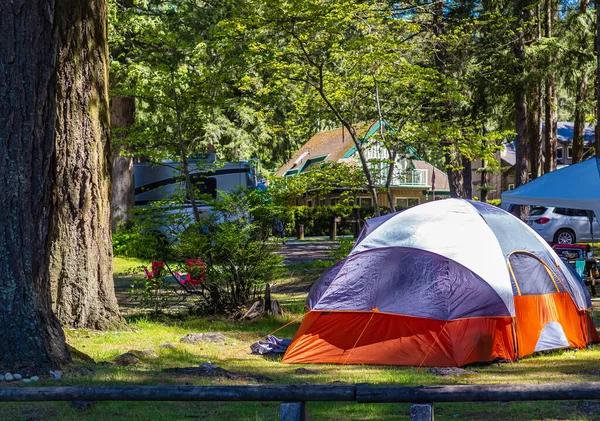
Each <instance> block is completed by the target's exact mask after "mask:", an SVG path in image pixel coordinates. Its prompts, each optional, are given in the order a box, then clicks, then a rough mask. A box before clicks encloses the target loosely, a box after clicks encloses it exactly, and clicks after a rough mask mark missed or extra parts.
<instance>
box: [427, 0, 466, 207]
mask: <svg viewBox="0 0 600 421" xmlns="http://www.w3.org/2000/svg"><path fill="white" fill-rule="evenodd" d="M444 5H445V2H444V0H438V1H437V2H435V4H434V6H433V14H432V19H433V22H432V27H433V34H434V37H435V40H434V49H433V55H434V63H435V67H436V69H437V71H438V72H439V74H440V76H441V77H446V76H447V69H446V60H447V51H446V50H447V45H446V39H445V23H444ZM440 108H441V109H442V111H441V112H440V114H439V116H438V118H439V119H440V120H441V122H442V124H444V122H446V123H447V122H448V121H450V120H451V119H452V108H451V105H450V103H449V102H448V101H444V102H443V103H442V104H441V107H440ZM443 144H444V159H445V163H446V172H447V173H448V181H449V184H450V196H451V197H466V195H467V193H466V191H465V180H464V174H465V172H464V171H463V168H464V166H463V164H464V160H463V157H462V156H461V154H460V149H459V148H458V147H457V144H456V140H455V139H454V136H452V135H451V136H446V138H445V139H444V141H443Z"/></svg>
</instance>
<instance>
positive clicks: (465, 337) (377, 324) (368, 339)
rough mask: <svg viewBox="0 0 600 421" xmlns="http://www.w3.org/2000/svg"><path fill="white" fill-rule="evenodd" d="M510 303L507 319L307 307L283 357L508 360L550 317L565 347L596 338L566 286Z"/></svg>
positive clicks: (452, 362) (526, 347) (530, 348)
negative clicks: (438, 317) (448, 318)
mask: <svg viewBox="0 0 600 421" xmlns="http://www.w3.org/2000/svg"><path fill="white" fill-rule="evenodd" d="M515 310H516V317H515V318H514V319H513V318H511V317H475V318H466V319H459V320H452V321H444V320H435V319H427V318H421V317H411V316H403V315H396V314H389V313H380V312H378V311H377V310H375V311H371V312H368V311H364V312H360V311H329V312H328V311H310V312H309V313H308V314H306V316H305V318H304V321H303V323H302V325H301V326H300V329H299V330H298V332H297V333H296V336H295V337H294V339H293V341H292V344H291V345H290V347H289V348H288V350H287V352H286V354H285V356H284V358H283V360H282V362H284V363H327V364H375V365H405V366H417V367H421V366H459V367H460V366H463V365H466V364H470V363H475V362H489V361H493V360H495V359H504V360H515V359H516V358H522V357H524V356H526V355H530V354H533V353H534V352H535V350H536V346H537V343H538V340H539V338H540V335H541V333H542V330H543V328H544V327H545V326H546V325H547V324H548V323H550V322H558V323H559V324H560V326H561V328H562V329H563V332H564V334H565V337H566V339H567V341H568V347H570V348H583V347H585V346H587V345H588V344H589V343H596V342H600V337H599V336H598V332H597V331H596V328H595V327H594V324H593V322H592V319H591V317H590V315H589V313H588V312H587V311H585V310H581V311H580V310H578V309H577V307H576V306H575V304H574V302H573V300H572V299H571V297H570V295H569V294H568V293H566V292H560V293H552V294H544V295H524V296H518V297H515ZM513 321H514V323H513ZM515 337H516V341H515ZM515 342H516V343H515ZM515 345H517V346H515Z"/></svg>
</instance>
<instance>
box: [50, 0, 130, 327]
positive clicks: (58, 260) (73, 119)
mask: <svg viewBox="0 0 600 421" xmlns="http://www.w3.org/2000/svg"><path fill="white" fill-rule="evenodd" d="M54 26H55V31H56V36H57V40H58V42H59V45H60V49H59V53H58V58H57V76H56V78H57V90H56V103H57V105H58V106H57V113H56V114H57V121H56V128H55V130H56V159H55V163H54V168H53V169H54V177H53V178H54V179H55V180H56V183H55V185H54V191H53V196H52V199H53V202H52V219H51V229H50V233H49V235H50V239H51V241H52V244H51V246H52V251H51V256H52V259H51V262H50V278H51V281H52V287H53V295H54V297H55V309H56V314H57V316H58V318H59V320H60V321H61V322H62V323H63V325H65V326H69V327H74V328H82V329H108V328H113V327H117V326H119V325H121V324H122V323H123V320H122V318H121V316H120V313H119V307H118V305H117V300H116V297H115V291H114V283H113V265H112V241H111V218H110V214H111V209H110V194H111V183H110V178H111V159H112V155H111V149H110V117H109V98H108V44H107V3H106V0H85V1H80V0H62V1H60V2H57V4H56V18H55V22H54Z"/></svg>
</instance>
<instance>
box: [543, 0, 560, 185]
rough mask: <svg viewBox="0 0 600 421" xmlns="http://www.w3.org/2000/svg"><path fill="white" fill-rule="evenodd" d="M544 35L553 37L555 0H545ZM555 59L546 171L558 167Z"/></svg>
mask: <svg viewBox="0 0 600 421" xmlns="http://www.w3.org/2000/svg"><path fill="white" fill-rule="evenodd" d="M544 9H545V10H544V16H545V18H546V19H545V25H544V35H545V37H546V38H547V39H550V38H552V25H553V22H554V21H555V20H556V19H555V17H556V14H557V11H556V5H555V2H554V0H545V2H544ZM554 66H555V60H554V58H553V57H552V54H551V55H550V56H549V60H548V69H549V70H548V75H547V76H546V94H545V97H544V98H545V104H544V113H545V114H544V121H545V126H546V127H545V130H544V131H545V136H544V172H545V173H548V172H550V171H554V170H555V169H556V148H557V142H558V141H557V137H558V133H557V121H558V119H557V113H558V89H557V86H556V71H555V70H554Z"/></svg>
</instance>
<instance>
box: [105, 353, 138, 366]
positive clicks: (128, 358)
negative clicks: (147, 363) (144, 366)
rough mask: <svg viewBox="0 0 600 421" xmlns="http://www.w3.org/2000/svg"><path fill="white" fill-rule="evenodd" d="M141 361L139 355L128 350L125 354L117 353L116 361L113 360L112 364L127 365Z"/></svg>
mask: <svg viewBox="0 0 600 421" xmlns="http://www.w3.org/2000/svg"><path fill="white" fill-rule="evenodd" d="M139 362H140V359H139V358H138V357H136V356H135V355H133V354H131V353H129V352H126V353H124V354H121V355H117V356H116V357H115V359H114V361H113V362H112V365H119V366H127V365H134V364H138V363H139Z"/></svg>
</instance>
